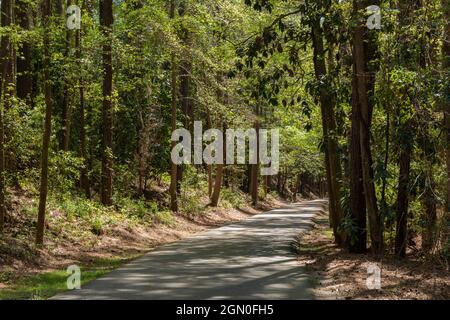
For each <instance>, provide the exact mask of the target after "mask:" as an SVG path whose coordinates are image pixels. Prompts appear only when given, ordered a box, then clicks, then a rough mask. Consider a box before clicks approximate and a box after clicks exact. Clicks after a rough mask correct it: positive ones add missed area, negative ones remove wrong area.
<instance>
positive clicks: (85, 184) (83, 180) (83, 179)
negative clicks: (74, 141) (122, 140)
mask: <svg viewBox="0 0 450 320" xmlns="http://www.w3.org/2000/svg"><path fill="white" fill-rule="evenodd" d="M85 3H86V1H83V9H84V8H85ZM80 24H81V28H80V30H78V31H77V35H76V38H75V47H76V49H77V60H78V64H79V66H82V64H83V59H82V51H83V49H82V32H83V21H81V22H80ZM78 81H79V94H80V156H81V159H83V167H82V168H81V172H80V185H81V188H82V189H83V190H84V194H85V196H86V198H88V199H90V198H91V187H90V182H89V177H88V174H87V171H88V167H89V164H88V157H87V150H86V120H85V100H84V80H83V74H82V70H81V69H80V77H79V79H78Z"/></svg>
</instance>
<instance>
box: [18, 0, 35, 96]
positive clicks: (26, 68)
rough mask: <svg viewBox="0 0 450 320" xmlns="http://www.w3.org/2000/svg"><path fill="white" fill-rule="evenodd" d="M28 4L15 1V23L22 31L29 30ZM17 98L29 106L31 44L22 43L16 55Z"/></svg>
mask: <svg viewBox="0 0 450 320" xmlns="http://www.w3.org/2000/svg"><path fill="white" fill-rule="evenodd" d="M28 11H29V4H28V3H27V2H26V1H24V0H16V22H17V23H18V25H19V26H20V27H21V28H22V29H23V30H29V29H30V21H29V16H28ZM16 64H17V97H18V98H19V99H22V100H24V101H25V102H26V103H28V104H31V102H32V101H31V98H32V97H31V96H32V88H33V78H32V56H31V43H30V42H29V41H24V42H23V43H22V45H21V46H20V47H19V52H18V55H17V62H16Z"/></svg>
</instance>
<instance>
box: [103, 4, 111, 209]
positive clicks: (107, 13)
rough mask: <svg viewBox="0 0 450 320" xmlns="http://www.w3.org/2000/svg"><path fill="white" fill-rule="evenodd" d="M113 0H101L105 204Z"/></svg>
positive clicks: (106, 196) (107, 193)
mask: <svg viewBox="0 0 450 320" xmlns="http://www.w3.org/2000/svg"><path fill="white" fill-rule="evenodd" d="M113 23H114V17H113V1H112V0H100V25H101V27H102V34H103V37H104V39H103V41H104V43H103V108H102V120H103V121H102V131H103V152H102V185H101V200H102V203H103V204H104V205H107V206H110V205H112V164H113V159H112V158H113V150H112V77H113V69H112V47H111V41H112V26H113Z"/></svg>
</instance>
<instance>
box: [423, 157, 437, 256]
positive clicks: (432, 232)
mask: <svg viewBox="0 0 450 320" xmlns="http://www.w3.org/2000/svg"><path fill="white" fill-rule="evenodd" d="M427 165H428V168H427V169H426V177H425V191H424V193H423V200H422V203H423V206H424V208H425V214H424V219H423V220H424V221H425V228H424V229H423V232H422V250H423V251H424V252H427V253H432V250H433V245H434V244H435V242H436V222H437V201H436V197H435V193H434V189H435V182H434V176H433V164H432V163H429V164H427Z"/></svg>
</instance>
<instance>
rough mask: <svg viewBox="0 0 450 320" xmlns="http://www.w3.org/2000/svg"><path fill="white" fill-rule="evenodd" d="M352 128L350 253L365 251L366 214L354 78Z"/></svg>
mask: <svg viewBox="0 0 450 320" xmlns="http://www.w3.org/2000/svg"><path fill="white" fill-rule="evenodd" d="M352 88H353V89H352V92H353V93H352V129H351V149H350V200H351V208H350V211H351V218H352V220H353V222H354V223H355V225H356V228H357V229H356V234H355V235H353V236H352V237H348V238H347V246H348V248H349V251H350V252H352V253H365V252H366V250H367V216H366V199H365V197H364V192H363V190H364V185H363V176H362V162H361V144H360V134H361V130H360V128H359V127H360V124H361V120H360V112H359V110H358V109H359V108H358V96H357V90H358V89H357V88H356V80H355V79H353V81H352Z"/></svg>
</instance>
